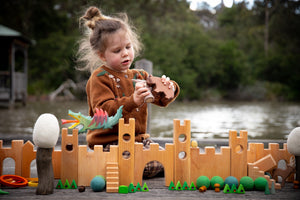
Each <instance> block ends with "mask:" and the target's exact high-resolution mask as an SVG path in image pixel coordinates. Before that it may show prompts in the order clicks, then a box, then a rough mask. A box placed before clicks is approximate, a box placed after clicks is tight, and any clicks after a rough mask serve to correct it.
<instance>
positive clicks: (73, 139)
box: [0, 119, 292, 186]
mask: <svg viewBox="0 0 300 200" xmlns="http://www.w3.org/2000/svg"><path fill="white" fill-rule="evenodd" d="M134 126H135V123H134V119H131V120H130V121H129V124H124V121H122V120H120V123H119V130H120V133H119V137H120V138H119V141H122V142H120V144H119V146H113V145H112V146H111V149H110V152H103V146H102V145H96V146H95V149H94V151H88V148H87V146H86V145H80V146H79V145H78V131H77V130H76V129H73V131H72V134H71V135H68V130H67V129H62V145H61V148H62V150H55V151H54V152H53V154H52V156H53V160H52V162H53V169H54V176H55V178H60V179H62V181H63V182H65V180H66V179H68V180H69V181H72V180H75V181H76V182H77V183H78V184H79V185H86V186H88V185H89V184H90V181H91V179H92V178H93V177H94V176H96V175H103V176H106V171H107V165H106V164H107V163H118V165H119V169H118V170H119V172H120V173H119V176H120V177H119V182H120V184H124V185H129V184H128V183H130V182H133V183H134V184H137V182H141V181H142V174H143V169H144V167H145V165H146V164H147V163H148V162H150V161H153V160H156V161H159V162H160V163H162V164H163V166H164V168H165V185H166V186H168V185H169V184H170V182H171V181H173V182H177V181H181V182H184V181H187V182H188V183H191V182H192V181H193V182H194V183H195V182H196V180H197V178H198V177H199V176H201V175H205V176H208V177H209V178H212V177H213V176H221V177H222V178H223V179H225V178H226V177H227V176H230V175H231V176H235V177H237V178H238V179H240V178H241V177H242V176H246V175H247V174H248V172H247V166H248V163H253V162H255V161H257V160H259V159H261V158H263V157H265V156H267V155H269V154H270V155H272V157H273V158H274V160H275V161H276V163H278V161H279V160H285V161H287V163H288V162H289V160H290V158H291V156H292V155H291V154H290V153H289V152H288V151H287V146H286V144H284V148H283V149H279V144H275V143H273V144H269V148H267V149H264V146H263V144H260V143H250V144H249V148H247V145H248V143H247V140H248V139H247V132H246V131H241V132H240V135H239V136H237V132H236V131H230V132H229V146H228V147H221V149H220V153H216V152H215V148H214V147H206V148H205V152H204V153H200V151H199V148H198V147H195V148H193V147H190V139H191V138H190V136H191V134H190V121H189V120H185V121H184V124H183V125H181V124H180V121H179V120H174V136H173V137H174V138H173V139H174V141H173V142H174V144H166V145H165V150H159V146H158V144H151V145H150V149H148V150H144V149H143V145H142V144H141V143H135V142H134V135H135V133H134ZM124 135H126V136H128V135H129V136H130V138H132V140H125V141H123V139H124V137H123V136H124ZM181 135H183V136H184V139H183V140H179V138H180V136H181ZM124 151H129V152H130V158H129V159H128V158H123V156H122V153H123V152H124ZM181 152H184V153H185V156H184V157H183V158H180V157H179V156H178V155H179V153H181ZM35 156H36V151H35V150H34V146H33V144H32V143H31V142H30V141H28V142H26V144H24V141H23V140H14V141H12V144H11V148H4V147H3V146H2V141H1V140H0V175H1V174H2V172H3V161H4V159H5V158H8V157H10V158H13V159H14V160H15V174H16V175H20V176H23V177H29V176H30V164H31V162H32V160H34V159H35Z"/></svg>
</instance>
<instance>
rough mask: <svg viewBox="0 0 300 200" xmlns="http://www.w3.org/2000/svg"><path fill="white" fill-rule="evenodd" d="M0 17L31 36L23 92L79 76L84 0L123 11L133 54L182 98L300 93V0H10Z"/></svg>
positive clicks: (293, 95) (38, 92) (107, 11)
mask: <svg viewBox="0 0 300 200" xmlns="http://www.w3.org/2000/svg"><path fill="white" fill-rule="evenodd" d="M1 4H2V5H1V7H0V12H1V16H0V24H3V25H5V26H8V27H10V28H13V29H15V30H17V31H19V32H22V33H23V34H24V35H25V36H27V37H28V38H30V39H31V40H32V41H33V44H32V45H31V46H30V49H29V93H30V94H35V95H41V94H47V93H49V92H51V91H53V90H54V89H56V88H57V87H58V86H59V85H60V84H62V83H63V82H64V81H65V80H67V79H72V80H74V81H75V82H79V81H82V80H86V79H87V78H88V76H89V74H88V73H84V72H80V71H78V70H76V69H75V67H76V50H77V41H78V40H79V39H80V36H81V33H80V31H79V22H78V19H79V17H80V16H81V15H82V14H83V13H84V11H85V9H86V8H88V7H89V6H91V5H94V6H97V7H100V8H101V10H102V11H103V13H104V14H107V15H110V14H118V13H120V12H125V13H127V15H128V16H129V19H130V20H131V21H132V22H133V24H134V25H135V26H136V28H137V29H138V32H139V34H140V36H141V39H142V42H143V44H144V50H143V53H142V55H141V56H140V57H139V58H137V59H141V58H146V59H148V60H151V61H152V62H153V65H154V69H153V70H154V71H153V74H154V75H157V76H161V75H162V74H166V75H168V76H169V77H171V78H172V79H174V80H175V81H176V82H178V84H179V85H180V87H181V94H180V97H179V98H180V99H181V100H188V101H192V100H202V99H208V100H214V99H239V100H292V101H298V100H300V66H299V63H300V56H299V55H300V38H299V35H300V2H299V1H294V0H256V1H255V3H254V5H253V7H252V8H248V7H247V4H246V3H245V2H241V3H236V4H234V5H233V6H232V7H231V8H226V7H222V6H219V7H217V8H215V10H214V12H212V11H211V8H209V7H208V6H207V5H205V4H203V6H201V7H199V9H198V10H196V11H192V10H190V9H189V4H188V2H187V1H186V0H174V1H166V0H151V1H150V0H140V1H133V0H122V1H117V0H79V1H64V0H48V1H35V0H10V1H4V2H2V3H1Z"/></svg>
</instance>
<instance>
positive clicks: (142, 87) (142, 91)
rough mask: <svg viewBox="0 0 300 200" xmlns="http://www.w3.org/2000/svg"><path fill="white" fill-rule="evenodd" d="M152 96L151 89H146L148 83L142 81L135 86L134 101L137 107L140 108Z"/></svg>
mask: <svg viewBox="0 0 300 200" xmlns="http://www.w3.org/2000/svg"><path fill="white" fill-rule="evenodd" d="M149 94H150V90H149V88H147V87H146V82H144V81H140V82H137V83H136V84H135V90H134V93H133V101H134V103H135V104H136V105H138V106H140V105H142V104H143V103H144V99H145V97H146V96H148V95H149Z"/></svg>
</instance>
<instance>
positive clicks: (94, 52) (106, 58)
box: [78, 7, 180, 177]
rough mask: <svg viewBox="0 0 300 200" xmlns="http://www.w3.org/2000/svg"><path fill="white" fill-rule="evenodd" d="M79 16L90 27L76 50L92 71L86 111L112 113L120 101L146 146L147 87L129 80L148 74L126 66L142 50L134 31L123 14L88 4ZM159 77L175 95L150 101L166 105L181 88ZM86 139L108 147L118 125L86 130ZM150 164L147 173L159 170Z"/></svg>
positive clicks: (155, 164) (105, 148)
mask: <svg viewBox="0 0 300 200" xmlns="http://www.w3.org/2000/svg"><path fill="white" fill-rule="evenodd" d="M80 19H81V21H83V22H84V24H85V26H86V27H88V30H89V31H88V32H87V34H86V37H85V38H84V39H83V40H82V41H81V43H80V47H79V52H78V53H79V56H80V57H79V60H80V61H83V62H85V64H86V67H84V69H89V70H90V71H91V72H92V74H91V76H90V78H89V80H88V82H87V86H86V92H87V100H88V105H89V115H90V116H93V115H94V113H95V109H96V108H99V109H100V108H101V109H103V110H105V111H107V113H108V115H109V116H112V115H115V113H116V111H117V109H118V108H119V107H120V106H122V105H123V113H122V114H123V118H124V120H125V123H129V118H134V119H135V135H136V137H135V141H136V142H143V143H144V146H145V148H149V143H151V142H152V141H151V140H150V139H149V135H148V134H146V127H147V104H146V103H144V99H145V97H146V96H148V95H149V94H150V91H149V89H148V88H146V87H145V86H144V84H143V83H142V82H136V83H135V82H133V81H132V79H142V80H146V78H147V77H148V76H149V75H148V73H147V72H145V71H141V70H135V69H129V68H130V66H131V64H132V62H133V60H134V58H135V56H136V55H137V54H138V53H139V51H140V50H141V44H140V42H139V40H138V39H139V38H138V36H137V34H136V33H135V32H134V29H133V27H132V26H130V24H129V23H128V19H127V16H126V14H124V16H123V18H120V17H108V16H104V15H102V14H101V12H100V10H99V9H98V8H96V7H90V8H89V9H88V10H87V11H86V13H85V15H84V16H82V17H81V18H80ZM162 81H163V83H164V84H169V88H171V89H173V91H174V98H173V99H171V100H167V101H166V100H165V99H164V100H162V99H158V98H155V100H154V102H153V103H154V104H156V105H159V106H167V105H168V104H169V103H171V102H172V101H173V100H174V99H175V98H176V97H177V96H178V94H179V90H180V89H179V86H178V84H177V83H176V82H174V81H170V79H169V78H162ZM86 140H87V143H88V145H89V147H90V148H92V149H93V147H94V145H103V146H104V150H106V151H109V146H110V145H112V144H114V145H115V144H117V142H118V125H116V126H114V127H113V128H112V129H105V130H102V129H96V130H92V131H89V132H88V133H87V136H86ZM150 165H151V166H150V168H149V166H148V168H149V171H150V172H149V173H150V174H148V177H149V176H151V175H155V174H156V173H157V172H159V169H158V170H157V169H151V168H152V167H153V166H154V168H155V166H158V167H156V168H159V165H158V163H156V162H153V163H152V164H150ZM144 175H145V173H144Z"/></svg>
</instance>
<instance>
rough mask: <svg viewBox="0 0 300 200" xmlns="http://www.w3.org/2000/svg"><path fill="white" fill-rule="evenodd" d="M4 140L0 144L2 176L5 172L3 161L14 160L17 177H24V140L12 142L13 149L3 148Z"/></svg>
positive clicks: (0, 173) (0, 170) (0, 169)
mask: <svg viewBox="0 0 300 200" xmlns="http://www.w3.org/2000/svg"><path fill="white" fill-rule="evenodd" d="M2 144H3V143H2V140H1V142H0V175H2V172H3V161H4V159H5V158H12V159H13V160H14V161H15V175H19V176H21V175H22V150H23V144H24V141H23V140H13V141H12V142H11V148H9V147H6V148H3V147H2Z"/></svg>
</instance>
